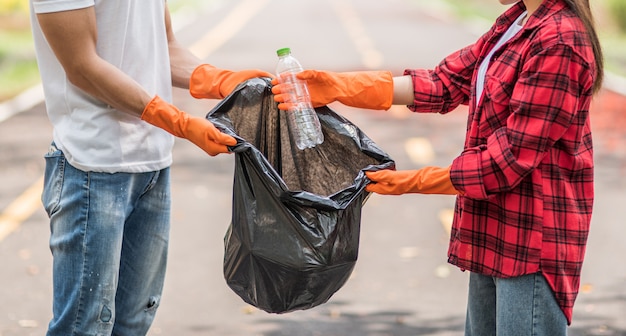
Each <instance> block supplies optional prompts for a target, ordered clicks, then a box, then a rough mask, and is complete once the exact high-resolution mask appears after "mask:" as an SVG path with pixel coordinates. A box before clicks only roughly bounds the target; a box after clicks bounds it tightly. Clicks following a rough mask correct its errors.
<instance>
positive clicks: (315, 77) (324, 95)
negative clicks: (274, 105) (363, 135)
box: [272, 70, 393, 110]
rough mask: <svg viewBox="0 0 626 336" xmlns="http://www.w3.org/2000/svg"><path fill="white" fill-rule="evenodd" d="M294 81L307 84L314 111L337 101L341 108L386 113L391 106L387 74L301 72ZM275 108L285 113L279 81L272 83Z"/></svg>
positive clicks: (371, 72)
mask: <svg viewBox="0 0 626 336" xmlns="http://www.w3.org/2000/svg"><path fill="white" fill-rule="evenodd" d="M296 76H297V78H298V79H300V80H303V81H306V83H307V86H308V88H309V94H310V95H311V102H312V103H313V107H320V106H324V105H328V104H330V103H332V102H334V101H339V102H341V103H342V104H344V105H348V106H353V107H360V108H367V109H372V110H387V109H389V108H390V107H391V104H392V102H393V77H392V76H391V72H389V71H358V72H339V73H337V72H330V71H317V70H304V71H302V72H300V73H298V74H297V75H296ZM272 85H273V87H272V93H273V94H274V100H275V101H277V102H278V103H279V104H278V108H279V109H281V110H288V109H289V107H288V105H287V104H284V103H285V100H286V95H285V94H283V91H284V89H283V86H282V85H281V84H280V80H279V79H278V78H274V79H273V80H272Z"/></svg>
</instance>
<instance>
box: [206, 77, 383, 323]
mask: <svg viewBox="0 0 626 336" xmlns="http://www.w3.org/2000/svg"><path fill="white" fill-rule="evenodd" d="M317 113H318V116H319V118H320V123H321V125H322V131H323V133H324V139H325V140H324V142H323V143H322V144H320V145H317V146H316V147H314V148H311V149H305V150H299V149H298V148H297V147H296V146H295V144H294V143H293V142H292V141H290V138H289V132H288V128H287V120H286V118H285V113H284V112H281V111H279V110H278V109H277V104H276V103H275V102H274V100H273V96H272V93H271V84H270V83H269V79H261V78H257V79H252V80H249V81H247V82H244V83H242V84H241V85H240V86H238V87H237V89H235V91H233V93H232V94H231V95H229V96H228V97H226V98H225V99H224V100H223V101H222V102H221V103H220V104H219V105H217V106H216V107H215V108H214V109H213V110H212V111H211V112H209V114H208V115H207V119H208V120H210V121H211V122H213V123H214V124H215V125H216V126H217V127H218V128H220V129H221V130H222V131H223V132H225V133H227V134H230V135H232V136H234V137H235V138H236V139H237V144H236V145H235V146H233V147H232V148H231V149H232V150H233V151H234V152H235V173H234V185H233V204H232V222H231V223H230V226H229V228H228V231H227V232H226V235H225V238H224V244H225V246H224V277H225V279H226V282H227V284H228V286H229V287H230V288H231V289H232V290H233V291H234V292H235V293H236V294H237V295H239V296H240V297H241V298H242V299H243V300H244V301H245V302H247V303H249V304H251V305H253V306H255V307H257V308H260V309H262V310H264V311H266V312H269V313H285V312H290V311H294V310H302V309H308V308H312V307H315V306H317V305H320V304H322V303H325V302H327V301H328V300H329V299H330V297H331V296H332V295H333V294H334V293H335V292H336V291H337V290H339V289H340V288H341V287H342V286H343V285H344V284H345V282H346V281H347V279H348V277H349V276H350V274H351V272H352V270H353V268H354V266H355V263H356V260H357V254H358V247H359V233H360V222H361V208H362V206H363V204H364V203H365V201H366V200H367V197H368V195H369V193H368V192H366V191H365V185H366V184H367V182H368V180H367V177H366V176H365V174H364V171H366V170H379V169H385V168H392V167H394V162H393V160H392V159H391V158H390V157H389V156H388V155H387V154H386V153H385V152H383V151H382V150H381V149H380V148H378V147H377V146H376V144H375V143H374V142H372V141H371V140H370V139H369V138H368V137H367V136H365V134H363V133H362V132H361V130H359V128H358V127H356V126H355V125H353V124H352V123H351V122H349V121H348V120H346V119H344V118H343V117H341V116H340V115H338V114H337V113H335V112H333V111H332V110H331V109H330V108H328V107H323V108H319V109H317Z"/></svg>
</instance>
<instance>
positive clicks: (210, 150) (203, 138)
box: [141, 96, 237, 156]
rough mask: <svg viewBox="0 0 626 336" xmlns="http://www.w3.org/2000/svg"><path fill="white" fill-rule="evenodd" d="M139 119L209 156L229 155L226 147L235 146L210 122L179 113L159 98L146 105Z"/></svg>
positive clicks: (156, 97)
mask: <svg viewBox="0 0 626 336" xmlns="http://www.w3.org/2000/svg"><path fill="white" fill-rule="evenodd" d="M141 119H142V120H144V121H146V122H148V123H150V124H152V125H154V126H157V127H159V128H162V129H164V130H166V131H167V132H169V133H171V134H173V135H175V136H177V137H180V138H185V139H187V140H189V141H191V142H193V143H194V144H195V145H196V146H198V147H200V148H202V149H203V150H204V151H205V152H207V154H209V155H211V156H215V155H217V154H220V153H229V151H228V148H227V147H226V146H234V145H235V144H237V140H235V138H233V137H232V136H230V135H228V134H224V133H222V132H220V131H219V130H218V129H217V128H216V127H215V126H214V125H213V124H212V123H211V122H210V121H208V120H206V119H203V118H199V117H194V116H192V115H190V114H188V113H185V112H183V111H180V110H179V109H177V108H176V107H175V106H173V105H171V104H169V103H167V102H166V101H164V100H162V99H161V98H160V97H159V96H155V97H154V98H153V99H152V100H151V101H150V103H148V105H146V108H145V109H144V111H143V113H142V114H141Z"/></svg>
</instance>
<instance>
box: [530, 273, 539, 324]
mask: <svg viewBox="0 0 626 336" xmlns="http://www.w3.org/2000/svg"><path fill="white" fill-rule="evenodd" d="M538 281H539V276H538V275H537V274H535V275H534V276H533V311H532V326H531V328H532V330H531V332H530V334H531V335H532V336H535V335H536V330H537V308H538V307H537V305H538V303H537V287H538V285H539V284H538V283H537V282H538Z"/></svg>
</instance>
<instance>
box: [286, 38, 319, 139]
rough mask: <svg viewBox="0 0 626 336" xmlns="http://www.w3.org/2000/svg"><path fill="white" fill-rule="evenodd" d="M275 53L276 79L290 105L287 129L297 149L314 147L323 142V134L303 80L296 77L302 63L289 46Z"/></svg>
mask: <svg viewBox="0 0 626 336" xmlns="http://www.w3.org/2000/svg"><path fill="white" fill-rule="evenodd" d="M276 54H277V55H278V65H277V66H276V74H277V75H278V80H279V82H280V83H281V84H283V85H284V87H286V88H288V91H289V96H288V97H287V98H286V99H285V103H288V104H289V105H290V107H289V110H288V111H287V120H288V122H289V131H290V132H291V135H292V137H293V139H294V140H295V141H296V146H297V147H298V149H305V148H312V147H315V146H316V145H319V144H321V143H322V142H324V134H323V133H322V127H321V126H320V121H319V119H318V118H317V113H316V112H315V109H314V108H313V105H311V97H310V96H309V89H308V88H307V86H306V83H305V82H304V81H301V80H299V79H297V78H296V74H297V73H298V72H301V71H302V70H303V69H302V65H300V62H298V60H297V59H295V57H293V56H292V55H291V49H289V48H282V49H278V50H277V51H276Z"/></svg>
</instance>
